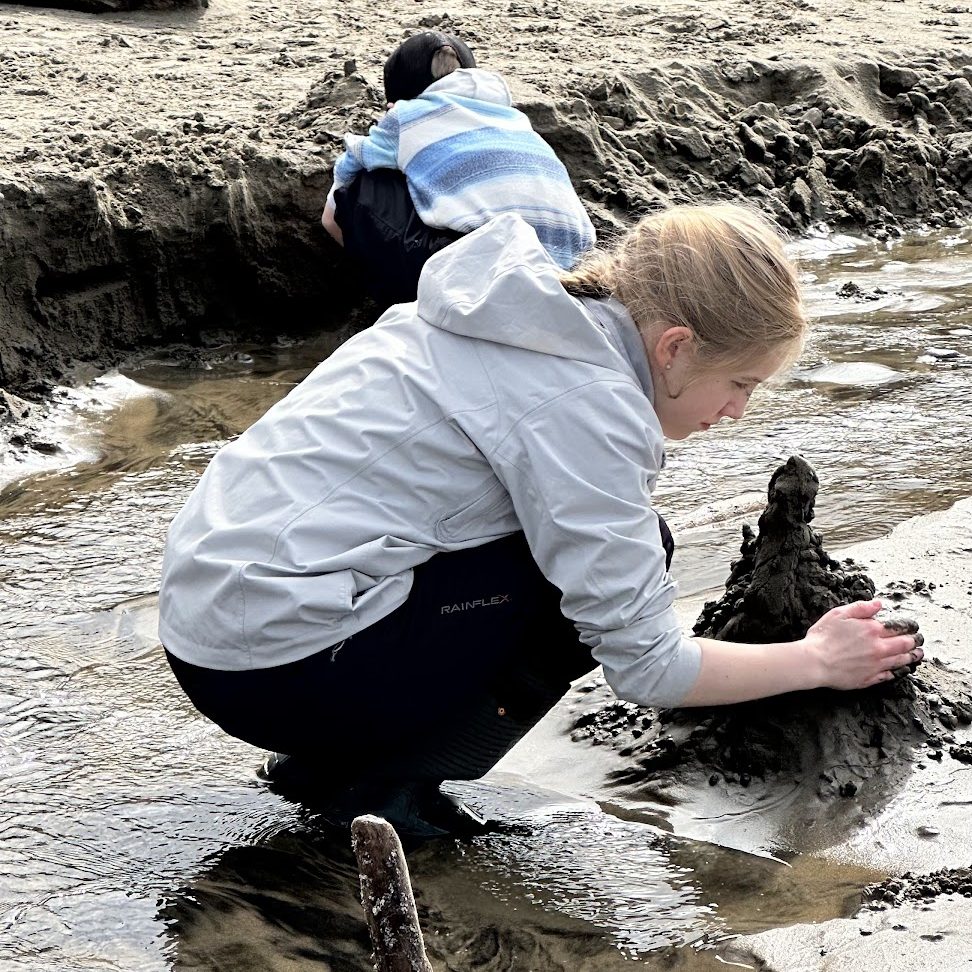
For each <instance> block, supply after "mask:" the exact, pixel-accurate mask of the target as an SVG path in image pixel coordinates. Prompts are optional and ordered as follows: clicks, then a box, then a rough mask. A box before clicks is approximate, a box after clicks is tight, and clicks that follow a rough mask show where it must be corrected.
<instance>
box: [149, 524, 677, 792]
mask: <svg viewBox="0 0 972 972" xmlns="http://www.w3.org/2000/svg"><path fill="white" fill-rule="evenodd" d="M661 533H662V542H663V544H664V546H665V549H666V551H667V552H668V562H669V564H671V558H672V554H673V552H674V546H675V545H674V541H673V540H672V536H671V533H670V532H669V530H668V527H667V525H666V524H665V522H664V520H662V521H661ZM166 655H167V657H168V659H169V663H170V664H171V666H172V670H173V672H174V673H175V675H176V678H177V679H178V680H179V683H180V684H181V686H182V688H183V690H184V691H185V692H186V694H187V695H188V696H189V698H190V699H191V701H192V702H193V704H194V705H195V706H196V708H197V709H199V711H200V712H202V713H203V715H205V716H207V717H208V718H210V719H212V720H213V721H214V722H216V723H217V724H218V725H220V726H221V727H222V728H223V729H224V730H225V731H226V732H228V733H229V734H230V735H232V736H235V737H237V738H239V739H243V740H245V741H246V742H248V743H251V744H252V745H254V746H259V747H260V748H262V749H269V750H272V751H274V752H279V753H287V754H288V755H292V756H299V757H301V758H307V759H311V760H314V761H317V762H319V763H320V764H321V765H322V767H323V768H324V769H325V770H326V773H327V777H328V779H329V780H331V781H332V782H335V783H342V782H346V783H349V784H352V783H357V782H377V783H400V782H411V781H432V782H436V783H438V782H441V781H442V780H445V779H452V780H460V779H477V778H478V777H480V776H482V775H483V774H484V773H486V772H487V771H488V770H489V769H490V768H491V767H492V766H494V765H495V764H496V763H497V762H498V761H499V760H500V759H501V758H502V757H503V756H504V755H505V754H506V753H507V752H508V751H509V750H510V749H511V748H512V747H513V746H514V745H515V744H516V743H517V742H518V741H519V740H520V739H521V738H522V737H523V736H524V735H525V734H526V733H527V732H528V731H529V730H530V729H531V728H532V727H533V726H534V725H535V724H536V723H537V722H538V721H539V720H540V718H541V717H542V716H543V715H544V714H545V713H546V712H547V711H548V710H549V709H550V708H551V707H552V706H553V705H554V704H555V703H556V702H557V701H558V699H560V698H561V696H563V694H564V693H565V692H566V691H567V687H568V686H569V684H570V682H572V681H573V680H574V679H576V678H580V677H581V676H582V675H584V674H585V673H587V672H589V671H590V670H591V669H593V668H594V662H593V660H592V658H591V655H590V651H589V650H588V649H587V647H585V646H584V645H583V644H582V643H581V641H580V639H579V637H578V634H577V631H576V629H575V628H574V625H573V624H572V623H571V622H570V621H568V620H567V619H566V618H565V617H564V616H563V614H561V611H560V591H558V590H557V588H556V587H554V585H553V584H551V583H550V582H549V581H548V580H547V579H546V578H545V577H544V576H543V574H542V573H541V572H540V569H539V568H538V567H537V565H536V562H535V561H534V559H533V556H532V555H531V553H530V549H529V547H528V546H527V543H526V540H525V538H524V537H523V534H522V533H516V534H513V535H512V536H509V537H504V538H502V539H501V540H494V541H493V542H492V543H487V544H484V545H483V546H480V547H473V548H472V549H469V550H460V551H457V552H454V553H440V554H436V555H435V556H434V557H432V558H431V560H429V561H427V562H426V563H424V564H420V565H419V566H418V567H416V568H415V578H414V582H413V585H412V590H411V592H410V593H409V596H408V600H407V601H406V602H405V603H404V604H403V605H402V606H401V607H399V608H398V609H397V610H395V611H393V612H392V613H391V614H389V615H388V616H387V617H385V618H382V619H381V620H380V621H377V622H376V623H375V624H373V625H371V626H370V627H369V628H366V629H365V630H364V631H361V632H359V633H358V634H356V635H354V636H353V637H351V638H348V639H347V640H346V641H345V642H343V643H342V644H340V645H336V646H332V647H329V648H325V649H324V650H323V651H320V652H318V653H317V654H315V655H311V656H310V657H309V658H305V659H302V660H301V661H297V662H291V663H290V664H287V665H280V666H278V667H276V668H263V669H251V670H249V671H241V672H223V671H215V670H211V669H207V668H200V667H198V666H196V665H190V664H188V663H187V662H184V661H181V660H180V659H178V658H176V657H175V656H174V655H172V654H170V653H168V652H167V653H166Z"/></svg>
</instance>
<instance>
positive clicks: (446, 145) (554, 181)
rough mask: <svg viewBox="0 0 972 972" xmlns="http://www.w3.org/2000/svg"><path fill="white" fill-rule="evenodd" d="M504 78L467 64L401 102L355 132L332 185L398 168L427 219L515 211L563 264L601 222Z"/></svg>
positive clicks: (472, 222) (460, 227)
mask: <svg viewBox="0 0 972 972" xmlns="http://www.w3.org/2000/svg"><path fill="white" fill-rule="evenodd" d="M512 100H513V99H512V97H511V95H510V91H509V88H508V87H507V86H506V82H505V81H504V80H503V79H502V78H501V77H500V76H499V75H498V74H494V73H492V72H491V71H484V70H481V69H479V68H461V69H459V70H457V71H454V72H452V73H451V74H448V75H446V76H445V77H444V78H441V79H440V80H438V81H436V82H435V83H433V84H431V85H429V87H428V88H426V89H425V91H423V92H422V94H420V95H419V96H418V97H417V98H411V99H408V100H403V101H399V102H396V104H395V105H394V106H393V107H392V108H391V109H389V111H388V112H387V113H386V114H385V115H384V117H383V118H382V119H381V121H379V122H378V124H377V125H373V126H372V127H371V130H370V131H369V133H368V134H367V135H347V136H346V137H345V140H344V141H345V146H346V150H345V151H344V152H342V153H341V155H340V156H338V159H337V161H336V163H335V165H334V187H333V189H332V190H331V191H332V193H333V191H334V189H338V188H340V187H341V186H344V185H347V184H348V183H349V182H351V181H352V180H353V179H354V178H355V176H356V175H357V174H358V173H359V172H360V171H361V170H362V169H369V170H370V169H382V168H388V169H400V170H401V171H402V172H404V174H405V178H406V180H407V182H408V187H409V191H410V192H411V195H412V200H413V202H414V203H415V209H416V210H417V212H418V215H419V217H420V218H421V219H422V221H423V222H424V223H426V224H427V225H428V226H435V227H439V228H448V229H453V230H456V231H457V232H459V233H468V232H469V231H470V230H474V229H476V228H477V227H478V226H482V225H483V224H484V223H486V222H487V221H488V220H490V219H492V218H493V217H494V216H498V215H500V214H501V213H508V212H513V213H517V214H518V215H519V216H520V217H522V218H523V219H524V220H525V221H526V222H527V223H529V224H530V225H531V226H532V227H533V228H534V229H535V230H536V233H537V237H538V238H539V240H540V243H541V244H542V245H543V247H544V249H545V250H546V251H547V253H548V254H549V255H550V257H551V258H552V259H553V260H555V261H556V262H557V263H558V264H559V265H560V266H561V267H564V268H565V269H566V268H569V267H572V266H573V265H574V264H575V263H576V262H577V260H578V259H579V258H580V257H581V255H582V254H583V253H584V252H585V251H587V250H589V249H590V248H591V247H592V246H593V245H594V240H595V235H594V227H593V225H592V224H591V220H590V217H589V216H588V215H587V212H586V211H585V209H584V206H583V204H582V203H581V201H580V199H578V198H577V194H576V193H575V192H574V188H573V186H572V185H571V182H570V177H569V176H568V175H567V170H566V169H565V168H564V165H563V163H562V162H561V161H560V159H558V158H557V156H556V154H555V153H554V151H553V149H551V148H550V146H549V145H547V143H546V142H545V141H544V140H543V139H542V138H541V137H540V136H539V135H538V134H537V133H536V132H535V131H534V130H533V128H532V126H531V125H530V120H529V119H528V118H527V116H526V115H524V114H523V112H521V111H518V110H517V109H516V108H514V107H513V106H512Z"/></svg>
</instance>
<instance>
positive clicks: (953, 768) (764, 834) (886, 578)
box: [501, 500, 972, 972]
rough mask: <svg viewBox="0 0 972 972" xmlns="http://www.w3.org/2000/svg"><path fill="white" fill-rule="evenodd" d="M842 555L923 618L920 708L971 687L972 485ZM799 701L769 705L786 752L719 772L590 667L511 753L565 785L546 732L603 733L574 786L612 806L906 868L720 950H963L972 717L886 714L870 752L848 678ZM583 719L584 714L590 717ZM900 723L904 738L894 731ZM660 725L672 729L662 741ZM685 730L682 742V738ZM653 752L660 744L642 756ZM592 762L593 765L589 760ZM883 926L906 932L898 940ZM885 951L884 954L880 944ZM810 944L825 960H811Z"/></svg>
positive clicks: (779, 847) (751, 839)
mask: <svg viewBox="0 0 972 972" xmlns="http://www.w3.org/2000/svg"><path fill="white" fill-rule="evenodd" d="M842 554H843V555H846V556H850V557H852V558H853V559H854V561H855V562H857V563H858V564H860V565H863V566H864V567H865V568H866V570H867V571H868V573H869V574H870V575H871V576H872V577H873V578H874V580H875V581H876V583H877V585H878V594H879V596H882V595H883V596H884V597H885V598H886V599H887V601H888V603H889V604H890V605H891V606H892V609H893V611H894V612H895V613H902V614H907V615H909V616H912V617H918V618H920V620H921V628H922V631H923V632H924V634H925V637H926V646H925V647H926V653H927V655H926V657H927V659H928V661H927V662H926V664H925V665H923V666H921V667H920V668H919V676H918V677H925V678H928V680H929V681H933V679H932V678H930V677H929V676H928V672H929V671H930V670H934V671H935V673H936V674H935V676H934V679H935V680H938V682H937V684H938V685H939V687H940V688H941V686H942V685H944V686H946V687H945V688H944V690H943V691H940V692H939V693H938V695H937V701H936V699H935V698H932V699H931V700H928V699H926V700H925V705H924V712H920V711H919V712H918V716H919V717H920V718H924V717H925V716H926V715H927V714H928V713H929V712H934V711H937V710H938V708H939V703H941V704H943V705H944V704H947V699H948V697H949V692H952V693H955V694H957V693H965V692H967V691H968V686H969V685H970V684H972V640H970V638H969V634H968V631H969V624H970V621H972V584H970V582H969V579H968V578H969V576H970V572H972V500H962V501H960V502H959V503H957V504H956V505H955V506H954V507H952V508H951V509H949V510H947V511H945V512H942V513H934V514H930V515H927V516H923V517H917V518H915V519H912V520H908V521H906V522H905V523H902V524H900V525H899V526H898V527H897V528H895V530H894V531H892V533H891V534H890V535H889V536H888V537H886V538H883V539H881V540H876V541H872V542H869V543H863V544H857V545H854V546H852V547H851V548H849V549H848V550H846V551H842ZM916 575H920V577H917V576H916ZM916 580H917V581H919V582H918V583H916V582H915V581H916ZM701 607H702V601H701V599H698V598H693V599H685V600H683V601H681V602H680V604H679V610H680V614H681V616H682V617H683V619H684V623H685V624H686V625H687V626H691V624H692V623H693V622H694V621H695V619H696V618H697V617H698V615H699V612H700V609H701ZM929 701H930V702H931V703H932V708H931V709H929V708H928V703H929ZM789 710H790V711H789V717H788V718H784V715H783V713H782V712H781V711H777V712H776V715H775V720H776V721H775V726H776V729H777V736H776V740H777V743H778V746H777V749H776V752H777V753H778V754H779V755H781V756H782V757H783V759H784V760H787V759H789V760H790V762H789V763H788V764H783V765H778V766H776V767H773V768H772V769H769V770H767V769H766V768H765V767H764V769H763V772H762V774H760V773H756V772H754V773H753V774H752V775H751V776H750V778H749V779H748V780H747V781H746V783H745V785H742V780H741V778H740V775H739V774H738V773H737V774H731V773H729V774H727V773H725V768H724V767H722V772H721V773H719V774H718V778H717V779H715V780H714V781H713V780H712V778H711V777H712V774H713V772H718V770H719V767H714V766H713V765H712V764H711V763H707V762H706V759H707V758H708V757H711V756H712V755H713V754H712V752H711V750H709V749H706V748H705V747H703V746H698V745H694V743H697V739H698V732H699V725H698V723H692V722H691V720H690V719H685V723H686V724H687V725H690V726H691V728H690V729H689V731H688V732H687V733H684V734H683V735H682V736H681V737H680V736H679V733H678V726H679V721H678V720H677V719H675V720H673V719H671V718H669V717H666V716H665V715H662V717H661V721H662V725H663V732H662V733H660V734H656V735H655V737H654V745H651V744H648V745H646V744H642V743H641V742H640V740H638V739H632V737H631V729H630V727H631V726H637V727H641V722H640V720H641V719H644V718H647V721H648V725H647V726H644V727H642V728H643V731H644V732H645V733H646V734H647V735H649V736H650V735H651V733H652V729H653V727H654V726H655V725H656V724H657V723H658V721H659V720H658V714H657V713H652V712H650V710H640V712H639V714H638V719H637V720H632V721H630V722H629V716H628V714H629V712H630V711H631V710H630V708H629V707H628V706H626V704H624V703H617V702H616V701H612V697H611V694H610V692H609V690H608V689H607V688H606V686H604V684H603V681H602V680H601V679H600V678H596V679H594V680H593V681H590V682H581V683H579V684H578V686H576V687H575V689H574V690H573V693H572V695H571V696H570V697H569V698H568V700H567V701H566V703H565V704H564V705H563V706H562V707H561V708H560V709H559V710H558V712H557V713H555V714H554V717H552V718H549V719H548V720H547V722H546V723H545V724H542V725H541V726H539V727H538V728H537V730H535V733H534V735H533V737H527V740H525V741H524V744H523V745H522V747H521V748H520V750H519V751H518V752H517V751H515V752H514V753H513V754H511V755H510V756H509V757H508V758H507V761H506V763H505V764H501V765H502V767H503V768H506V769H508V770H513V771H516V772H518V773H521V774H523V775H524V776H529V777H531V778H534V779H536V780H538V781H539V782H542V783H546V784H547V785H550V786H552V787H556V786H557V785H558V781H559V785H561V786H562V785H564V782H563V781H564V780H566V779H569V778H570V776H571V772H572V765H571V758H570V754H569V753H567V754H564V755H563V757H562V759H561V761H560V762H554V763H551V761H550V759H549V753H550V752H551V750H553V751H556V749H557V744H556V743H555V742H553V741H552V740H554V739H560V738H563V736H564V735H567V734H572V738H573V739H575V741H576V744H577V745H581V746H589V745H590V744H591V743H595V744H597V745H598V747H599V756H600V757H601V759H602V760H603V762H602V763H601V764H600V767H599V771H598V772H597V773H595V774H594V775H592V776H589V777H588V778H586V779H582V780H577V779H576V778H575V779H574V780H573V785H574V786H575V787H576V788H577V789H578V790H579V792H585V793H588V794H595V795H596V796H597V799H599V800H600V801H601V802H602V805H603V803H604V802H607V803H609V804H610V806H611V807H612V808H613V812H616V813H621V814H624V815H626V816H627V818H628V819H641V820H643V821H645V822H646V823H653V824H655V825H656V826H659V827H661V828H663V829H664V830H666V831H669V832H672V833H674V834H676V835H679V836H682V837H689V838H692V839H696V840H701V841H708V842H711V843H714V844H718V845H722V846H725V847H731V848H735V849H737V850H741V851H745V852H748V853H752V854H757V855H763V856H766V855H768V856H770V857H773V858H780V859H792V855H794V854H796V855H801V856H802V855H810V858H811V859H818V860H821V861H832V862H834V863H840V864H842V865H848V864H853V865H855V866H858V867H864V868H866V867H870V868H874V869H875V870H878V871H883V872H884V873H887V874H889V875H892V876H897V878H898V879H897V880H895V881H890V882H889V883H886V884H882V883H880V882H875V885H874V890H873V891H872V892H871V895H872V897H871V900H870V901H869V902H867V903H866V904H863V906H860V905H855V904H854V903H853V902H851V903H850V907H849V910H848V914H853V915H854V917H852V918H841V919H834V920H831V921H829V922H824V923H823V924H813V925H802V924H799V923H797V924H796V925H794V926H791V927H789V928H786V929H779V930H774V931H770V932H765V933H762V934H760V935H758V936H755V937H753V938H752V939H746V938H744V939H741V940H738V941H737V942H736V943H734V945H733V946H732V948H731V950H730V951H729V952H728V953H723V954H725V955H726V957H729V958H732V959H733V960H737V961H744V962H745V961H748V962H750V963H751V964H754V967H756V968H760V969H764V968H765V969H778V970H780V972H782V970H785V969H793V968H822V969H829V968H843V967H846V963H848V962H853V963H857V964H859V965H860V967H862V968H905V967H915V966H917V965H918V964H927V965H928V966H929V967H931V968H935V969H953V968H957V967H958V966H957V965H956V964H954V957H955V955H957V954H965V955H968V954H969V951H968V950H969V949H970V948H972V934H970V932H969V931H968V928H967V926H966V924H965V916H966V914H967V912H968V908H969V905H968V901H967V899H966V891H968V892H970V893H972V884H970V882H969V876H968V874H969V872H968V868H969V865H970V863H972V859H970V854H969V849H968V833H969V828H968V819H969V807H970V806H972V766H970V765H969V764H968V763H966V762H964V761H962V760H961V759H957V758H956V757H955V756H954V755H953V754H952V752H951V751H952V750H953V749H954V750H956V751H957V752H959V753H961V752H962V749H961V747H964V746H966V745H967V744H968V742H969V740H970V739H972V730H970V729H969V728H968V727H967V726H961V725H958V726H957V727H956V728H955V729H954V730H945V731H944V732H942V727H941V726H939V727H938V728H937V730H935V731H934V732H933V733H932V734H931V738H932V742H929V738H930V737H927V736H926V737H925V738H924V739H922V738H921V735H922V733H921V727H920V726H918V727H917V728H918V731H919V735H918V736H916V735H915V734H914V733H915V727H913V726H910V725H902V724H901V723H900V721H898V720H891V719H889V720H888V722H887V724H886V726H885V730H886V738H885V752H884V754H883V755H881V756H878V754H877V753H876V752H875V750H874V749H871V750H870V751H868V749H867V748H866V739H865V741H864V745H863V746H862V745H861V744H859V743H858V742H855V741H854V739H853V738H852V737H853V736H854V726H855V721H856V719H857V717H858V716H859V713H860V705H859V703H855V702H854V700H852V699H851V698H850V697H849V696H848V695H847V694H846V693H843V694H842V693H830V694H828V697H827V698H825V699H822V700H819V701H817V702H814V703H808V702H803V703H801V702H799V701H796V700H790V702H789ZM622 712H623V713H624V715H623V717H622V718H619V715H620V714H621V713H622ZM596 714H602V715H603V716H604V719H603V723H602V725H603V726H604V728H605V732H604V733H603V734H602V735H600V736H599V735H598V734H597V733H596V732H594V733H589V732H587V731H584V730H585V728H586V727H588V726H592V725H596V722H597V715H596ZM752 714H755V715H757V721H760V720H761V721H762V722H763V723H764V724H765V723H767V722H768V723H770V724H772V723H773V716H772V715H771V716H769V717H767V715H766V711H765V709H764V708H763V707H756V708H755V709H754V710H753V712H752ZM578 722H581V723H583V726H582V731H581V732H578ZM622 726H625V727H626V728H625V729H621V727H622ZM801 726H802V729H803V730H804V732H803V735H802V737H801V738H802V739H803V740H804V745H803V746H802V747H801V748H800V751H799V752H795V753H794V752H793V751H788V749H787V746H788V742H787V739H788V738H789V739H790V740H792V739H793V738H795V736H794V735H793V733H794V730H797V736H798V735H799V730H800V727H801ZM758 729H759V726H758V724H757V732H758ZM619 730H620V731H619ZM693 730H694V731H696V733H697V737H696V739H695V740H693V739H692V737H691V732H692V731H693ZM895 733H897V734H899V738H892V737H893V735H894V734H895ZM639 735H640V734H639ZM704 735H705V733H704V731H703V736H704ZM660 738H661V739H666V738H667V739H669V740H672V742H670V743H668V744H665V745H662V746H658V741H659V739H660ZM764 741H765V740H764ZM676 743H687V745H686V746H685V747H684V749H683V748H681V747H680V746H676ZM639 748H640V752H639ZM646 753H647V755H648V756H649V757H653V758H647V759H646V758H645V757H646ZM676 753H679V754H680V755H681V760H680V761H679V762H678V764H677V768H676V762H675V761H674V760H673V758H672V757H673V756H674V755H675V754H676ZM666 756H667V757H668V758H669V759H668V764H667V765H666V761H665V758H664V757H666ZM583 765H586V766H587V767H588V768H590V767H591V764H590V762H589V761H588V762H586V763H584V764H583ZM849 781H853V782H854V783H855V786H854V788H853V789H851V788H847V787H846V786H845V787H843V788H842V787H841V786H840V783H841V782H844V783H846V782H849ZM943 869H944V871H945V873H943V874H938V875H937V876H935V877H933V878H931V879H927V878H926V879H922V878H921V877H920V875H928V874H933V872H939V871H942V870H943ZM906 875H907V876H906ZM915 898H917V899H918V900H919V903H918V904H915V900H914V899H915ZM923 909H924V910H923ZM929 909H930V910H929ZM932 926H934V928H933V927H932ZM862 929H863V930H862ZM872 937H874V938H876V940H875V941H872ZM889 939H893V941H894V942H895V943H896V944H895V945H894V946H891V945H890V944H889ZM892 947H893V948H895V949H902V950H904V951H901V953H900V954H901V955H907V956H908V961H907V962H905V964H900V965H896V964H893V963H891V964H889V961H890V960H889V959H888V958H887V957H886V956H887V954H888V953H887V950H888V949H889V948H892ZM821 948H823V949H824V950H825V953H826V954H827V955H830V958H829V959H828V960H827V961H828V962H829V963H830V964H826V963H824V962H823V960H822V959H821V952H820V949H821ZM963 949H964V950H965V951H964V953H963V952H962V950H963ZM881 955H884V956H885V957H884V958H883V959H879V958H878V956H881ZM897 955H898V952H895V956H897ZM811 956H816V959H815V960H813V961H811V958H810V957H811ZM818 961H819V963H820V964H818ZM895 961H897V958H895ZM759 963H763V964H759Z"/></svg>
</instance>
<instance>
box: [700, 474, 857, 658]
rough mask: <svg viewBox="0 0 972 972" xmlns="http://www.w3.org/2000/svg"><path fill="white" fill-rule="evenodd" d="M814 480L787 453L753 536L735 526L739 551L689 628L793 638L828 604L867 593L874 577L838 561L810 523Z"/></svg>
mask: <svg viewBox="0 0 972 972" xmlns="http://www.w3.org/2000/svg"><path fill="white" fill-rule="evenodd" d="M818 487H819V481H818V479H817V475H816V473H814V471H813V470H812V469H811V468H810V466H809V465H808V463H807V462H806V461H804V460H803V459H801V458H800V457H799V456H793V457H791V458H790V459H789V461H788V462H787V463H786V464H785V465H783V466H780V468H779V469H777V470H776V472H775V473H774V474H773V477H772V478H771V479H770V483H769V488H768V491H767V497H768V503H767V505H766V509H765V510H764V512H763V513H762V515H761V516H760V518H759V523H758V530H759V534H758V536H757V535H756V534H755V533H753V531H752V529H751V528H750V527H749V526H748V525H745V526H743V530H742V533H743V543H742V547H741V548H740V553H741V554H742V556H741V557H740V558H739V560H737V561H735V562H734V563H733V564H732V569H731V571H730V574H729V579H728V580H727V581H726V592H725V594H723V596H722V597H721V598H720V599H719V600H718V601H710V602H709V603H707V604H706V605H705V607H704V608H703V610H702V614H701V615H700V616H699V620H698V621H697V622H696V624H695V627H694V629H693V634H695V635H698V636H699V637H703V638H717V639H719V640H721V641H742V642H757V643H768V642H773V641H796V640H798V639H800V638H802V637H803V636H804V635H805V634H806V633H807V631H808V630H809V628H810V626H811V625H812V624H813V623H814V622H815V621H817V620H818V619H819V618H820V617H822V616H823V615H824V614H826V613H827V612H828V611H829V610H830V609H831V608H835V607H838V606H839V605H841V604H849V603H850V602H851V601H860V600H865V601H866V600H869V599H870V598H873V597H874V583H873V582H872V581H871V579H870V578H869V577H868V576H867V575H866V574H864V573H863V572H861V571H858V570H854V569H853V567H854V564H853V561H850V560H847V561H845V562H844V564H839V563H838V562H837V561H836V560H833V559H832V558H831V557H830V556H828V554H827V551H826V550H824V546H823V538H822V537H821V535H820V534H819V533H818V532H817V531H816V530H814V529H813V527H811V526H810V523H811V521H812V520H813V516H814V512H813V509H814V502H815V500H816V497H817V489H818Z"/></svg>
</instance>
